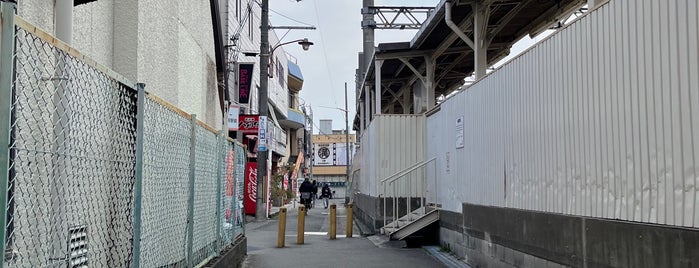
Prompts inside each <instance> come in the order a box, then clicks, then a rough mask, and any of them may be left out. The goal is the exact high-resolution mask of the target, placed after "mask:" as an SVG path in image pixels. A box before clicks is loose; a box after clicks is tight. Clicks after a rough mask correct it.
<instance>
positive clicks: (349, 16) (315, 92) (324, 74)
mask: <svg viewBox="0 0 699 268" xmlns="http://www.w3.org/2000/svg"><path fill="white" fill-rule="evenodd" d="M269 2H270V3H269V8H270V10H271V11H270V13H269V14H270V22H271V23H272V25H273V26H306V25H304V24H308V25H312V26H315V27H316V28H317V29H316V30H291V31H287V30H275V31H276V33H277V35H278V36H279V37H280V38H282V36H284V35H285V34H286V36H284V37H283V39H282V42H288V41H291V40H295V39H299V38H308V39H309V40H310V41H312V42H314V43H315V44H314V45H313V46H311V48H310V49H309V50H308V51H303V50H302V49H301V47H300V46H298V45H292V44H290V45H286V46H284V50H285V51H286V52H287V53H288V54H290V55H291V56H293V57H295V58H296V59H297V60H298V65H299V67H300V68H301V72H302V73H303V78H304V85H303V90H301V98H302V99H303V100H302V102H304V101H305V103H306V104H310V105H311V107H312V109H313V116H314V118H313V121H314V132H317V131H318V121H319V120H320V119H332V120H333V129H345V117H344V112H343V111H341V110H339V109H331V108H322V106H326V107H337V108H340V109H344V108H345V95H344V94H345V93H344V83H345V82H347V92H348V93H347V95H348V97H347V98H348V103H349V116H350V123H349V124H350V128H351V125H352V119H353V118H354V116H355V114H356V113H355V107H356V106H355V99H356V97H355V83H354V79H355V78H354V74H355V69H356V68H357V53H358V52H360V51H361V50H362V28H361V20H362V14H361V8H362V1H361V0H303V1H300V2H297V1H296V0H272V1H269ZM438 2H439V1H438V0H422V1H406V0H403V1H398V0H375V3H374V4H375V5H377V6H378V5H381V6H432V7H433V6H436V5H437V3H438ZM285 16H286V17H288V18H285ZM295 20H296V21H295ZM297 21H299V22H297ZM415 32H416V31H405V30H404V31H401V30H376V31H375V41H376V44H378V43H385V42H405V41H410V39H412V37H413V36H414V35H415ZM272 45H273V44H272Z"/></svg>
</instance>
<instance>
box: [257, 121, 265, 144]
mask: <svg viewBox="0 0 699 268" xmlns="http://www.w3.org/2000/svg"><path fill="white" fill-rule="evenodd" d="M257 137H258V138H259V140H258V141H257V151H259V152H264V151H267V117H266V116H260V123H259V126H258V136H257Z"/></svg>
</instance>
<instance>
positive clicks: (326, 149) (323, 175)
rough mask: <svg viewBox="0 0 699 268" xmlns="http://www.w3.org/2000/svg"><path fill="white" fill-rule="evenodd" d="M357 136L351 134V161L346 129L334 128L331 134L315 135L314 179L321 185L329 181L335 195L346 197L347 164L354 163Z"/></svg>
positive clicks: (313, 146)
mask: <svg viewBox="0 0 699 268" xmlns="http://www.w3.org/2000/svg"><path fill="white" fill-rule="evenodd" d="M355 143H356V140H355V136H354V134H350V135H349V156H350V158H349V161H348V160H347V150H348V146H347V144H348V142H347V139H346V135H345V131H344V130H333V131H332V132H331V133H330V134H324V133H320V134H314V135H313V145H312V148H313V149H312V150H313V151H312V152H313V159H312V166H313V168H312V173H313V175H312V176H313V180H316V181H317V182H318V183H320V184H321V185H322V184H324V183H327V184H329V185H330V188H331V189H333V190H334V191H335V197H345V190H346V187H347V183H348V181H347V166H348V165H349V166H351V165H352V157H353V156H354V151H355Z"/></svg>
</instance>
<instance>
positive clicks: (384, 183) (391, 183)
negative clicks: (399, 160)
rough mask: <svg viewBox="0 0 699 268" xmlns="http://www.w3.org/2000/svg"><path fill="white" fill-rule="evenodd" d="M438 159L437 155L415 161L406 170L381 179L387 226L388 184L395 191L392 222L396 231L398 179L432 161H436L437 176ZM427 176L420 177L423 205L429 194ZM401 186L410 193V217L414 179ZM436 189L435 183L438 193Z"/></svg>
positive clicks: (384, 221) (384, 218) (408, 205)
mask: <svg viewBox="0 0 699 268" xmlns="http://www.w3.org/2000/svg"><path fill="white" fill-rule="evenodd" d="M436 159H437V158H436V157H433V158H431V159H429V160H426V161H422V162H418V163H415V164H414V165H412V166H410V167H408V168H406V169H404V170H401V171H399V172H397V173H395V174H393V175H391V176H389V177H387V178H385V179H383V180H381V181H380V182H381V186H382V196H383V226H386V199H387V186H390V188H391V189H392V191H393V196H392V201H393V204H392V207H393V215H392V216H393V218H392V219H393V224H392V227H393V228H394V231H395V229H396V227H397V224H398V223H397V217H396V214H397V213H398V202H397V200H398V196H397V194H396V193H397V186H398V183H397V182H396V181H398V179H401V178H405V176H406V175H408V174H409V173H410V172H413V171H415V170H417V169H419V168H421V167H424V166H426V165H427V164H429V163H431V162H435V167H434V169H435V174H434V175H435V176H436V172H437V171H436V169H437V167H436V161H435V160H436ZM425 177H426V176H421V178H420V184H421V185H422V194H421V196H418V197H419V198H420V202H421V205H422V206H424V205H425V202H426V195H427V194H426V191H427V185H426V184H425V181H426V180H425ZM435 179H436V177H435ZM401 186H404V187H406V188H405V190H406V193H408V194H407V199H406V209H407V210H406V215H408V217H410V216H409V215H410V213H411V212H412V209H411V205H410V203H411V202H410V201H411V200H410V195H411V193H412V187H413V186H412V180H408V181H407V183H406V184H404V185H401ZM436 190H437V188H436V185H435V193H436Z"/></svg>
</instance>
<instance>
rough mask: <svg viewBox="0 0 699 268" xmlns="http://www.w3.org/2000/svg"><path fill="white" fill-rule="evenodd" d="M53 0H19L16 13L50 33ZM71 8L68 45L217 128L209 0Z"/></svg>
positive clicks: (123, 1)
mask: <svg viewBox="0 0 699 268" xmlns="http://www.w3.org/2000/svg"><path fill="white" fill-rule="evenodd" d="M54 2H55V1H46V0H23V1H19V3H18V14H19V15H20V16H21V17H23V18H25V19H26V20H28V21H29V22H31V23H32V24H35V25H37V26H38V27H40V28H42V29H44V30H46V31H47V32H49V33H53V34H55V27H54V26H55V24H54V21H55V17H54ZM73 11H74V13H73V40H72V42H71V43H72V46H73V47H75V48H77V49H78V50H80V51H81V52H82V53H84V54H85V55H87V56H89V57H91V58H92V59H94V60H95V61H97V62H98V63H100V64H102V65H105V66H107V67H109V68H111V69H113V70H115V71H116V72H117V73H120V74H121V75H124V76H125V77H126V78H127V79H129V80H131V81H133V82H141V83H145V84H146V91H148V92H150V93H153V94H155V95H156V96H158V97H160V98H163V99H165V100H166V101H168V102H170V103H172V104H174V105H175V106H177V107H179V108H181V109H183V110H184V111H186V112H188V113H192V114H196V115H197V118H198V119H200V120H202V121H204V122H206V123H207V124H209V125H211V126H213V127H214V128H216V129H220V127H221V124H222V118H223V117H222V113H221V111H220V106H219V96H218V90H217V88H216V84H217V82H216V60H215V53H214V41H213V32H212V24H211V11H210V7H209V2H208V1H169V0H141V1H138V0H118V1H117V0H100V1H95V2H91V3H88V4H83V5H79V6H77V7H75V8H74V9H73Z"/></svg>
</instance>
